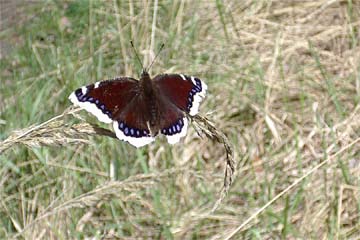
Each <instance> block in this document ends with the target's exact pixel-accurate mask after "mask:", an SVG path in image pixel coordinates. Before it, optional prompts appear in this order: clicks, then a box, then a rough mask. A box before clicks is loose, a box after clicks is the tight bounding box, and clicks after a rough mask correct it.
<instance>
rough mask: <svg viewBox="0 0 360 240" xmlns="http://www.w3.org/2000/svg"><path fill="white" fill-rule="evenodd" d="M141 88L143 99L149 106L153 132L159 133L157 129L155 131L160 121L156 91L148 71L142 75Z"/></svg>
mask: <svg viewBox="0 0 360 240" xmlns="http://www.w3.org/2000/svg"><path fill="white" fill-rule="evenodd" d="M140 88H141V92H142V94H143V97H144V99H145V101H146V102H147V103H148V106H149V109H148V110H149V113H148V114H149V119H150V121H149V124H150V128H152V130H155V131H157V129H154V126H156V125H157V124H158V120H159V117H158V109H157V102H156V96H155V94H154V89H153V85H152V82H151V78H150V75H149V73H148V72H146V71H143V72H142V73H141V78H140Z"/></svg>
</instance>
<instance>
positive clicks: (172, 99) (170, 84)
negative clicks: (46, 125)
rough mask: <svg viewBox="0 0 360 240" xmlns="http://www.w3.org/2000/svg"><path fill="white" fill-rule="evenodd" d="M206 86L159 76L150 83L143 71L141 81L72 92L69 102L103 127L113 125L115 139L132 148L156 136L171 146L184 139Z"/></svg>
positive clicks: (118, 81)
mask: <svg viewBox="0 0 360 240" xmlns="http://www.w3.org/2000/svg"><path fill="white" fill-rule="evenodd" d="M206 90H207V85H206V84H205V83H204V82H203V81H201V80H200V79H199V78H197V77H193V76H187V75H183V74H160V75H157V76H156V77H155V78H153V79H151V77H150V75H149V73H148V72H147V71H146V69H143V71H142V73H141V77H140V80H136V79H134V78H131V77H118V78H115V79H109V80H105V81H100V82H96V83H95V84H90V85H87V86H83V87H81V88H79V89H77V90H75V91H74V92H73V93H71V95H70V96H69V99H70V101H71V102H72V103H73V104H74V105H77V106H80V107H81V108H82V109H85V110H86V111H88V112H90V113H92V114H93V115H95V116H96V117H97V119H98V120H99V121H101V122H104V123H112V124H113V128H114V131H115V134H116V137H117V138H119V139H120V140H124V141H127V142H129V143H130V144H132V145H133V146H135V147H142V146H145V145H147V144H149V143H151V142H152V141H154V139H155V137H156V136H157V135H158V134H162V135H165V136H166V138H167V141H168V142H169V143H170V144H175V143H177V142H178V141H179V140H180V138H181V137H184V136H185V135H186V131H187V127H188V119H187V117H186V115H187V114H189V115H191V116H194V115H196V114H197V113H198V110H199V105H200V102H201V101H202V99H203V98H205V94H206Z"/></svg>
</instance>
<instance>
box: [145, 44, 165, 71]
mask: <svg viewBox="0 0 360 240" xmlns="http://www.w3.org/2000/svg"><path fill="white" fill-rule="evenodd" d="M164 46H165V44H164V43H163V44H161V46H160V48H159V51H158V53H157V54H156V56H155V58H154V59H153V60H152V62H151V64H150V66H149V67H148V68H147V71H149V69H150V68H151V66H152V65H153V63H154V62H155V60H156V58H157V57H158V56H159V54H160V52H161V50H162V49H163V48H164Z"/></svg>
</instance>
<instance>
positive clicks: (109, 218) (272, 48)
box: [0, 0, 360, 239]
mask: <svg viewBox="0 0 360 240" xmlns="http://www.w3.org/2000/svg"><path fill="white" fill-rule="evenodd" d="M69 5H71V3H69ZM86 5H87V6H88V10H87V11H86V13H87V14H88V15H89V16H88V18H86V19H85V20H86V22H85V23H86V24H85V25H84V26H81V28H80V27H79V28H78V29H75V26H74V25H75V23H74V21H75V20H74V19H72V18H71V17H69V16H67V15H66V14H63V13H64V12H66V9H68V8H69V6H62V5H61V6H59V5H56V4H47V5H44V6H40V8H37V14H38V16H40V18H41V16H42V14H46V13H48V12H50V11H56V14H54V13H53V14H54V16H53V18H54V19H55V20H56V21H57V22H59V24H58V25H59V29H60V30H59V31H62V32H63V34H64V35H65V36H66V34H73V32H74V31H75V30H76V31H79V30H81V31H82V32H80V33H81V34H78V35H77V34H73V35H74V36H75V37H72V38H68V39H67V38H65V40H63V41H59V42H56V43H54V42H45V43H44V42H41V43H39V42H36V41H33V42H32V44H31V47H32V48H30V52H31V54H32V55H33V56H34V58H33V60H34V61H36V62H37V64H36V67H37V68H39V69H40V71H38V72H35V71H34V72H31V71H28V73H27V75H26V73H25V74H24V75H25V76H26V78H25V80H21V79H18V78H16V77H14V76H18V75H16V74H11V73H12V72H11V71H14V70H13V69H14V68H19V71H21V70H24V67H23V65H22V64H23V62H22V61H24V60H19V59H15V60H14V59H11V57H10V60H11V61H9V62H12V65H11V64H10V65H6V64H3V65H2V66H4V67H3V69H2V71H1V72H2V77H1V83H2V85H3V86H6V88H8V89H9V88H10V89H11V90H5V87H1V93H2V94H3V96H4V97H2V99H3V101H2V103H0V109H1V113H2V115H1V116H2V117H1V118H2V120H3V121H6V123H7V124H3V125H0V127H1V132H3V133H4V134H2V135H1V137H2V138H3V139H4V141H3V142H1V143H0V153H1V161H0V167H1V172H0V174H1V175H0V176H1V181H0V195H1V205H0V212H1V215H2V216H3V220H2V222H1V224H2V227H1V229H0V236H4V237H22V238H27V239H33V238H35V237H37V238H44V239H48V238H53V239H55V238H67V237H69V236H71V237H74V238H81V237H84V236H98V237H99V238H100V237H103V238H109V239H111V238H120V239H134V238H159V239H167V238H170V239H171V238H175V239H180V238H183V239H204V238H206V239H230V238H233V239H248V238H260V239H273V238H283V239H295V238H300V239H308V238H313V239H327V238H336V239H358V236H359V235H360V224H359V218H360V215H359V206H360V204H359V202H360V193H359V184H360V181H359V180H360V160H359V150H358V149H359V146H360V145H359V141H360V139H359V135H358V133H359V124H360V121H359V115H360V112H359V111H360V107H359V105H358V102H359V99H360V98H359V92H360V77H359V69H360V64H359V63H360V62H359V61H360V48H359V39H360V38H359V37H360V36H359V24H360V3H359V2H357V1H351V0H349V1H341V0H338V1H336V0H323V1H280V0H279V1H241V2H240V1H238V2H235V1H234V2H231V3H225V2H222V1H198V2H196V3H195V2H188V1H169V2H168V1H155V2H151V3H150V2H145V1H144V2H142V1H129V2H126V3H124V2H122V3H118V2H116V1H115V2H113V1H109V2H103V3H101V4H99V3H98V2H96V1H90V2H89V3H88V4H86ZM64 9H65V10H64ZM64 16H66V18H64ZM64 19H67V21H68V22H67V21H65V20H64ZM55 20H54V21H55ZM34 21H36V18H35V20H34ZM72 21H73V22H72ZM104 29H105V31H103V30H104ZM98 32H101V34H99V35H100V36H98V35H97V34H98ZM51 34H55V35H56V33H51ZM17 35H19V34H17ZM21 36H22V35H20V37H21ZM84 36H85V37H84ZM92 36H94V37H93V38H92ZM129 36H133V38H135V39H136V41H135V44H137V45H138V47H139V49H141V51H140V52H141V54H142V55H143V56H144V58H145V62H148V61H149V59H151V58H152V57H153V56H154V52H156V46H157V44H160V43H161V42H165V43H166V46H167V48H166V49H165V51H164V52H165V53H164V55H163V56H161V59H159V61H158V62H157V63H156V65H155V66H154V68H153V73H157V72H163V71H164V70H166V71H167V72H183V73H191V74H194V75H198V76H200V77H201V78H202V79H204V80H205V81H206V82H207V83H208V85H209V89H210V91H209V95H208V97H207V99H206V102H205V104H203V105H202V108H201V109H202V110H203V114H204V116H205V115H206V117H207V118H208V119H210V121H211V122H212V123H213V124H214V126H215V127H216V129H215V130H214V129H213V132H214V131H217V129H218V130H221V132H223V133H224V134H225V135H226V136H227V138H228V139H229V144H228V146H229V145H230V146H232V147H233V150H234V152H233V154H234V159H235V162H236V164H235V166H236V178H234V181H233V184H232V186H231V188H230V189H229V191H228V194H227V195H226V196H225V195H221V194H220V193H219V190H220V189H221V187H222V185H223V174H224V171H225V165H224V163H225V162H226V160H227V155H226V151H225V150H224V148H223V146H222V144H221V143H217V142H216V141H211V140H209V139H207V138H199V137H198V135H197V132H196V131H195V130H194V129H192V130H190V133H189V134H188V136H187V137H186V138H185V139H184V140H183V144H181V145H177V146H174V147H170V146H167V145H165V144H164V141H161V140H160V141H159V142H158V143H156V144H152V145H151V146H149V147H148V148H146V150H139V151H135V150H134V149H132V148H131V147H129V146H127V145H125V144H123V143H121V142H117V141H116V140H114V139H111V138H106V137H95V138H90V139H89V135H95V136H96V135H98V134H99V131H101V135H110V136H111V133H110V132H108V131H104V130H103V128H102V127H101V128H100V127H99V128H93V127H92V125H90V124H88V123H86V122H85V120H81V121H80V123H79V120H76V121H77V123H75V124H73V121H74V120H73V118H72V117H71V115H68V114H66V116H64V115H60V116H61V119H60V118H59V119H55V120H56V121H55V122H56V124H53V125H51V123H54V122H50V124H48V123H49V122H46V119H51V117H49V116H55V115H58V114H59V112H62V111H63V110H64V109H66V108H67V106H68V105H69V103H68V102H66V101H65V100H63V99H66V96H67V95H68V93H69V92H71V91H72V90H73V87H74V86H76V85H77V84H80V83H82V84H84V83H88V82H89V81H90V80H89V79H91V80H92V81H94V80H95V79H96V78H97V77H98V75H99V72H100V73H102V74H100V75H101V77H104V75H105V76H109V75H111V74H121V75H131V76H133V75H136V68H135V67H134V65H136V64H134V62H135V61H134V60H133V56H132V54H131V49H130V48H129V47H127V46H128V43H129ZM20 37H19V38H20ZM24 41H25V40H24ZM64 42H65V43H66V44H69V46H73V47H74V48H79V49H86V50H84V52H85V54H83V53H82V54H83V55H82V54H79V56H73V55H70V56H69V57H67V55H66V54H65V53H64V52H66V48H65V47H62V45H61V44H64ZM54 46H55V47H54ZM43 49H50V50H49V51H55V52H57V57H58V58H57V61H56V63H57V64H54V68H51V66H52V65H51V63H50V64H49V67H48V66H47V64H45V63H44V61H46V60H44V59H47V57H46V54H47V53H46V50H45V52H44V50H43ZM53 49H55V50H53ZM114 49H115V50H114ZM179 50H180V51H179ZM100 56H101V59H110V60H109V61H108V62H107V65H106V67H103V68H104V70H103V72H101V71H100V70H99V68H100V67H99V66H102V65H101V64H100V63H99V62H100V60H99V59H100ZM20 59H21V58H20ZM118 59H121V60H118ZM68 61H70V62H71V63H68ZM101 61H106V60H101ZM14 62H15V63H14ZM5 63H6V62H5ZM104 65H105V64H104ZM39 66H40V67H39ZM9 69H10V70H9ZM25 69H26V68H25ZM9 72H10V73H9ZM49 78H50V79H53V81H51V83H50V84H54V85H51V86H53V87H51V86H50V90H52V91H55V90H54V89H57V90H56V91H55V92H53V93H52V94H51V96H53V95H56V97H57V99H58V101H57V102H55V101H54V102H51V104H53V105H52V106H53V107H52V109H44V110H42V111H38V112H37V114H38V115H36V116H40V117H39V118H36V117H35V115H34V114H32V115H31V114H28V115H30V116H33V119H32V118H31V117H29V119H30V120H32V121H28V122H22V123H16V121H14V119H16V118H19V117H22V116H23V115H24V113H23V112H21V107H20V109H15V108H16V106H19V104H20V105H21V101H20V100H19V99H20V98H21V97H23V96H24V95H25V94H28V93H29V92H31V91H32V90H33V91H38V90H37V89H36V87H34V82H37V83H39V84H38V85H36V86H37V87H40V86H43V85H44V82H46V81H45V80H46V79H49ZM86 78H87V79H86ZM74 79H76V80H74ZM43 81H44V82H43ZM74 81H77V82H75V83H74ZM17 82H21V83H22V89H21V88H20V87H13V86H17V85H16V83H17ZM54 82H58V83H54ZM3 83H4V84H3ZM64 83H65V84H64ZM56 84H58V85H56ZM46 87H47V89H49V85H46ZM29 89H30V90H29ZM6 91H7V92H6ZM15 91H17V93H18V94H14V93H15ZM47 91H48V90H47ZM47 91H45V92H47ZM35 99H36V98H35ZM27 100H29V99H27ZM49 101H53V98H49V97H48V98H47V97H46V94H44V96H42V97H41V101H40V102H41V104H40V107H39V106H38V107H39V109H41V105H44V104H47V103H48V102H49ZM35 103H37V102H36V101H32V104H30V106H31V107H33V105H36V104H35ZM38 105H39V104H38ZM42 108H44V107H42ZM56 110H59V111H58V112H57V111H56ZM79 114H80V115H79ZM12 115H14V116H13V117H11V116H12ZM73 115H75V116H76V117H77V119H83V118H84V116H85V115H84V114H82V113H79V112H75V113H73ZM87 119H89V120H86V121H90V122H91V118H87ZM36 120H39V122H44V123H43V124H41V123H40V125H39V124H36V125H34V126H35V129H36V131H35V132H33V131H32V132H31V134H30V135H26V134H29V130H30V129H33V128H34V126H32V127H28V126H29V125H32V124H34V121H35V122H36ZM197 120H198V122H200V123H201V120H202V118H201V117H200V118H199V119H197ZM44 126H45V128H44ZM205 126H206V124H205ZM208 126H210V127H211V126H212V125H211V123H209V125H208ZM198 127H199V126H197V125H196V124H195V128H196V129H198ZM200 127H201V126H200ZM14 129H22V130H20V131H18V132H12V131H13V130H14ZM204 130H205V131H206V128H205V129H204ZM33 133H35V134H33ZM210 134H211V131H210ZM218 134H220V135H221V133H218ZM6 136H9V138H7V139H6ZM19 136H22V137H23V138H21V139H22V140H21V141H18V140H19V139H20V138H19ZM24 136H25V138H24ZM220 142H221V141H220ZM18 143H22V144H25V145H26V146H27V147H28V148H27V149H24V148H23V147H19V146H18ZM45 145H46V146H45ZM54 146H61V147H54ZM39 147H40V149H39ZM5 150H6V151H5ZM228 151H229V150H228ZM114 169H120V170H114ZM219 198H220V199H222V198H223V201H222V202H221V203H220V202H218V204H217V205H215V208H214V204H216V201H217V199H219Z"/></svg>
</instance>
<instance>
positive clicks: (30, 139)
mask: <svg viewBox="0 0 360 240" xmlns="http://www.w3.org/2000/svg"><path fill="white" fill-rule="evenodd" d="M79 110H80V108H69V109H66V110H65V111H64V112H63V113H62V114H60V115H58V116H56V117H53V118H51V119H50V120H48V121H46V122H44V123H41V124H39V125H35V126H30V127H28V128H25V129H22V130H18V131H14V132H13V133H12V134H11V135H10V136H9V137H8V138H7V139H5V140H4V141H3V142H0V154H1V153H3V152H4V151H6V150H7V149H9V148H11V147H14V146H16V145H19V144H22V145H25V146H27V147H39V146H66V145H68V144H74V143H89V140H88V139H87V138H88V137H89V136H95V135H99V136H107V137H111V138H116V135H115V134H114V133H113V132H112V131H110V130H108V129H104V128H101V127H99V126H97V125H95V124H90V123H87V122H82V123H79V124H74V125H69V124H68V123H66V121H65V118H66V117H67V116H68V115H74V116H75V117H77V118H80V119H81V117H80V116H78V115H77V112H78V111H79ZM187 117H188V118H190V119H191V120H192V122H193V123H194V126H195V127H196V129H197V132H198V133H199V134H201V133H203V134H204V135H205V136H207V137H208V138H210V139H212V140H214V141H217V142H219V143H221V144H223V145H224V149H225V152H226V166H225V176H224V185H223V189H222V190H221V192H220V197H219V199H218V200H217V202H216V203H215V205H214V207H213V209H212V211H214V210H215V209H217V207H218V206H219V204H220V203H221V201H222V200H223V199H224V197H225V196H226V194H227V192H228V191H229V188H230V186H231V183H232V182H233V177H234V172H235V162H234V158H233V149H232V147H231V145H230V144H229V141H228V139H227V138H226V136H225V135H224V134H223V133H222V132H221V131H219V130H218V129H217V128H216V127H215V126H214V124H213V123H211V122H210V121H209V120H208V119H207V118H206V117H202V116H200V115H196V116H190V115H188V116H187Z"/></svg>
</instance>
